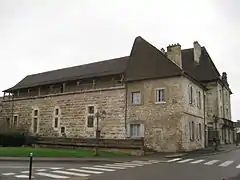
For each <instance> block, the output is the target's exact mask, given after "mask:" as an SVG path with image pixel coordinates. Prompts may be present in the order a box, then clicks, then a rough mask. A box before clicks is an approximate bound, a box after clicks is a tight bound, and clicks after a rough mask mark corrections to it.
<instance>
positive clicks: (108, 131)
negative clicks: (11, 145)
mask: <svg viewBox="0 0 240 180" xmlns="http://www.w3.org/2000/svg"><path fill="white" fill-rule="evenodd" d="M90 105H91V106H94V113H96V111H97V110H105V111H106V117H105V118H104V119H102V120H100V125H99V126H100V129H102V134H101V135H102V136H103V137H105V138H124V137H125V124H124V123H125V88H124V86H119V87H112V88H101V89H92V90H83V91H80V92H76V93H73V92H71V93H68V92H65V93H61V94H55V95H41V96H38V97H31V98H23V99H16V100H14V111H13V113H14V115H17V116H18V127H21V128H24V129H27V130H29V131H30V132H32V131H33V126H32V124H33V115H34V110H38V115H37V116H36V117H37V119H38V134H39V135H42V136H60V134H61V133H60V128H61V127H65V132H66V135H67V137H95V128H96V118H95V119H94V127H92V128H89V127H87V115H88V113H87V111H88V106H90ZM56 107H57V108H59V116H58V117H59V127H58V128H54V117H55V116H54V111H55V109H56ZM10 114H11V110H10V108H9V102H8V101H4V102H3V117H4V118H6V117H10V116H11V115H10Z"/></svg>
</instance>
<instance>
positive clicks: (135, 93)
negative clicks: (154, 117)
mask: <svg viewBox="0 0 240 180" xmlns="http://www.w3.org/2000/svg"><path fill="white" fill-rule="evenodd" d="M134 95H139V97H140V98H139V102H138V103H134ZM137 99H138V98H137ZM131 103H132V105H140V104H142V93H141V91H133V92H131Z"/></svg>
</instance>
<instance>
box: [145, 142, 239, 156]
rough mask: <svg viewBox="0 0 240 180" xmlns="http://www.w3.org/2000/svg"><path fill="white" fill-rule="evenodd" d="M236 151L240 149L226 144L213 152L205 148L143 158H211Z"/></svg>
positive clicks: (156, 154)
mask: <svg viewBox="0 0 240 180" xmlns="http://www.w3.org/2000/svg"><path fill="white" fill-rule="evenodd" d="M236 149H240V145H239V146H236V144H227V145H220V146H219V150H218V151H215V150H214V148H213V147H207V148H204V149H198V150H195V151H191V152H179V153H154V154H148V155H146V156H145V158H146V157H148V158H151V159H166V158H179V157H194V156H211V155H215V154H220V153H227V152H230V151H234V150H236Z"/></svg>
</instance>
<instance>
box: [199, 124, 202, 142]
mask: <svg viewBox="0 0 240 180" xmlns="http://www.w3.org/2000/svg"><path fill="white" fill-rule="evenodd" d="M198 133H199V134H198V138H199V140H200V141H201V140H202V124H201V123H199V124H198Z"/></svg>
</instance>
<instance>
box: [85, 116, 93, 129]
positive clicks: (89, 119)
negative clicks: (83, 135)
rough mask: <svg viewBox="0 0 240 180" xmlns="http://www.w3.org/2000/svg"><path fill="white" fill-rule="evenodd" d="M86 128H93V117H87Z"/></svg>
mask: <svg viewBox="0 0 240 180" xmlns="http://www.w3.org/2000/svg"><path fill="white" fill-rule="evenodd" d="M87 127H89V128H92V127H94V116H88V119H87Z"/></svg>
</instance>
